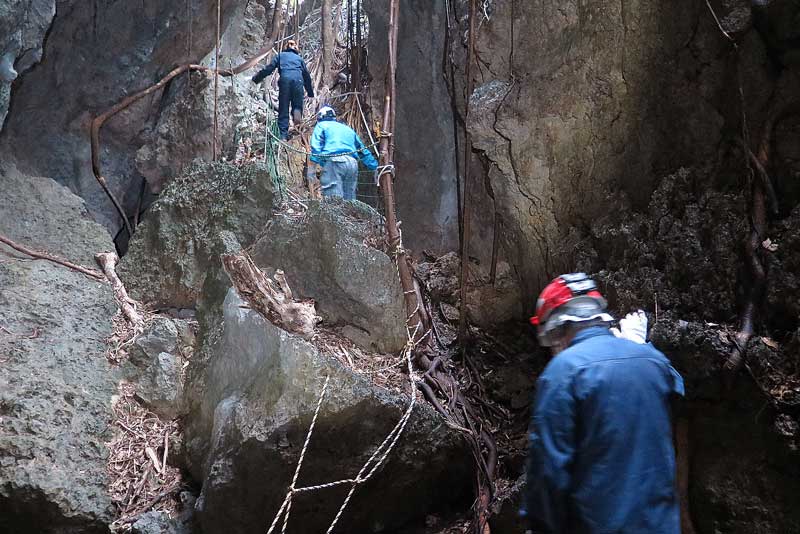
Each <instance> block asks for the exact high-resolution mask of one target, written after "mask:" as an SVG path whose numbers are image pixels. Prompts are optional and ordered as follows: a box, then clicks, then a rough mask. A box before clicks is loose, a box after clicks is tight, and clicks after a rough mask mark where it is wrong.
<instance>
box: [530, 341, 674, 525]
mask: <svg viewBox="0 0 800 534" xmlns="http://www.w3.org/2000/svg"><path fill="white" fill-rule="evenodd" d="M674 395H683V379H682V378H681V376H680V375H679V374H678V372H677V371H676V370H675V369H673V368H672V366H671V365H670V363H669V361H668V360H667V358H666V357H665V356H664V355H663V354H661V353H660V352H659V351H658V350H656V349H655V348H654V347H653V346H652V345H650V344H642V345H640V344H637V343H634V342H632V341H628V340H625V339H618V338H616V337H614V336H613V335H612V334H611V333H610V332H609V331H608V329H607V328H605V327H603V326H595V327H590V328H587V329H585V330H581V331H579V332H578V333H577V335H576V336H575V338H574V339H573V341H572V343H571V344H570V346H569V347H568V348H567V349H565V350H564V351H562V352H561V353H559V354H557V355H556V356H555V357H554V358H553V360H552V361H551V362H550V363H549V364H548V365H547V367H546V368H545V370H544V372H543V373H542V375H541V376H540V377H539V380H538V382H537V386H536V395H535V399H534V402H533V413H532V421H531V431H530V436H529V438H530V447H529V451H528V472H527V484H526V486H527V489H526V491H527V499H526V500H527V503H526V510H525V512H524V513H526V514H527V516H528V518H529V519H530V521H531V525H532V527H533V532H534V533H536V534H545V533H546V534H551V533H552V534H601V533H602V534H611V533H615V534H680V518H679V509H678V499H677V494H676V489H675V451H674V449H673V444H672V424H671V420H670V419H671V414H670V400H671V398H672V397H673V396H674Z"/></svg>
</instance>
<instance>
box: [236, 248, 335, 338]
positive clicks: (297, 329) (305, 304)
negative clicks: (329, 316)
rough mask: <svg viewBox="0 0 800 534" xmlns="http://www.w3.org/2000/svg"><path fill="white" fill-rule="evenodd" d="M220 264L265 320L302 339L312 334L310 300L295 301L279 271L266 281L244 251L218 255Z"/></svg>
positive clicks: (313, 312) (313, 323)
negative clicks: (220, 258) (220, 256)
mask: <svg viewBox="0 0 800 534" xmlns="http://www.w3.org/2000/svg"><path fill="white" fill-rule="evenodd" d="M222 266H223V267H224V269H225V272H226V273H227V274H228V277H230V279H231V282H233V286H234V288H235V289H236V291H237V292H238V293H239V295H240V296H241V297H242V299H244V300H245V301H246V302H247V304H248V305H249V306H250V307H251V308H252V309H254V310H256V311H257V312H259V313H260V314H261V315H262V316H263V317H264V318H265V319H267V320H269V321H270V322H272V323H274V324H276V325H278V326H280V327H281V328H283V329H284V330H287V331H289V332H293V333H295V334H299V335H301V336H303V337H304V338H311V337H312V336H313V335H314V328H315V326H316V325H317V323H318V322H319V318H318V317H317V314H316V310H315V308H314V302H313V301H295V300H294V299H293V298H292V292H291V290H290V289H289V285H288V284H287V283H286V279H285V277H284V274H283V271H278V272H277V273H275V280H276V281H272V280H270V279H269V278H268V277H267V276H266V275H265V274H264V273H263V272H262V271H261V269H259V268H258V266H256V264H255V263H253V260H252V259H251V258H250V256H249V255H248V254H247V253H246V252H242V253H240V254H224V255H222Z"/></svg>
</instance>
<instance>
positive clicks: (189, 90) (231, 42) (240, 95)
mask: <svg viewBox="0 0 800 534" xmlns="http://www.w3.org/2000/svg"><path fill="white" fill-rule="evenodd" d="M270 15H271V12H270ZM266 19H267V13H266V10H265V8H264V6H262V5H261V4H260V3H258V2H242V3H240V5H239V6H237V8H236V9H235V10H233V11H232V12H231V13H230V15H229V20H230V22H229V24H230V26H229V30H228V31H226V32H225V33H224V35H223V37H222V41H221V45H220V49H221V50H222V51H223V52H222V60H223V61H224V65H223V67H224V68H228V67H229V66H231V65H233V66H236V65H239V64H241V63H243V62H244V61H245V60H246V59H247V58H250V57H253V56H255V55H256V53H257V51H258V50H259V49H261V48H262V47H263V46H264V42H263V40H264V36H265V35H268V34H267V31H266V26H267V20H266ZM213 61H214V57H213V52H212V53H211V54H210V55H209V57H208V58H207V59H206V60H205V61H204V62H203V63H205V64H213ZM251 70H252V72H250V71H247V72H244V73H242V74H241V75H239V76H232V77H221V78H220V79H219V82H218V83H219V87H218V98H217V108H218V113H217V131H218V134H217V138H218V142H219V147H218V150H219V153H220V154H221V155H222V157H223V158H226V157H230V155H231V153H232V151H233V149H234V148H235V147H234V146H232V145H231V141H232V140H234V135H233V134H234V131H235V130H236V127H237V125H238V124H239V123H240V122H241V121H242V120H243V119H244V118H245V116H247V115H250V114H253V113H255V112H256V110H258V112H259V117H260V119H259V120H258V121H257V122H256V123H255V124H248V125H247V126H248V127H252V128H257V127H258V126H260V127H261V128H264V120H263V117H264V115H265V113H264V112H265V110H266V108H267V107H268V104H267V103H266V102H265V101H264V98H263V96H262V95H263V89H262V88H261V86H258V85H256V84H254V83H252V81H251V80H250V78H251V77H252V75H253V74H255V72H256V68H255V67H254V68H253V69H251ZM175 86H176V87H175V89H174V90H173V91H171V93H170V94H169V95H168V97H167V98H166V99H165V102H164V105H163V111H162V112H161V113H160V115H159V119H158V123H157V124H156V125H155V127H154V128H153V129H152V130H150V131H148V132H147V133H148V136H147V138H148V141H147V143H145V144H144V145H142V146H141V148H139V150H138V151H137V152H136V169H137V170H138V171H139V172H140V173H141V175H142V176H144V178H145V179H146V180H147V183H148V185H149V186H150V188H151V189H152V190H153V192H156V193H158V192H159V191H161V189H162V188H163V186H164V184H166V183H167V182H168V181H169V180H171V179H172V178H173V177H174V176H177V175H178V174H180V172H181V171H182V169H183V167H184V166H185V165H186V164H187V163H188V162H190V161H192V160H193V159H194V158H197V157H202V158H204V159H209V158H210V156H211V154H212V152H213V147H212V145H213V124H214V81H213V76H211V75H210V74H206V73H193V74H192V75H191V80H189V79H188V78H186V77H182V78H181V79H179V80H177V81H176V83H175ZM262 144H263V142H262Z"/></svg>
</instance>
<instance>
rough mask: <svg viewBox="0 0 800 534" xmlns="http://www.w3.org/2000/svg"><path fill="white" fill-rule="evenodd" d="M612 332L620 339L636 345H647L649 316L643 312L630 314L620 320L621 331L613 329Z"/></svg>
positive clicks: (638, 311)
mask: <svg viewBox="0 0 800 534" xmlns="http://www.w3.org/2000/svg"><path fill="white" fill-rule="evenodd" d="M611 332H612V333H613V334H614V335H615V336H617V337H619V338H622V339H627V340H629V341H633V342H634V343H639V344H642V343H645V342H646V341H647V315H645V313H644V312H643V311H642V310H637V311H635V312H633V313H629V314H628V315H626V316H625V317H624V318H622V319H620V320H619V330H617V329H616V328H612V329H611Z"/></svg>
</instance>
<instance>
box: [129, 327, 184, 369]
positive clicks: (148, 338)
mask: <svg viewBox="0 0 800 534" xmlns="http://www.w3.org/2000/svg"><path fill="white" fill-rule="evenodd" d="M178 342H179V337H178V328H177V327H176V326H175V322H174V321H173V320H172V319H169V318H167V317H156V318H155V319H153V322H152V323H150V324H149V325H148V326H147V328H146V329H145V331H144V332H142V334H141V335H140V336H139V337H137V338H136V341H134V342H133V347H132V348H131V351H130V361H131V363H133V364H134V365H137V366H140V367H146V366H148V365H150V364H151V363H152V362H153V361H155V360H156V359H157V358H158V355H159V354H160V353H162V352H175V351H176V349H177V348H178Z"/></svg>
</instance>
